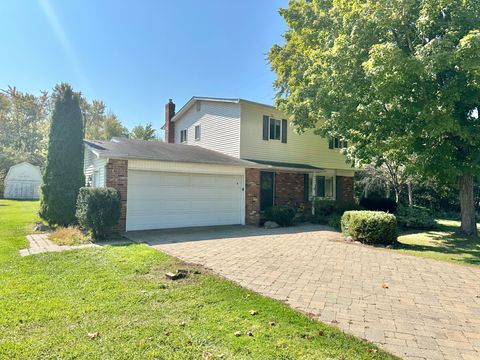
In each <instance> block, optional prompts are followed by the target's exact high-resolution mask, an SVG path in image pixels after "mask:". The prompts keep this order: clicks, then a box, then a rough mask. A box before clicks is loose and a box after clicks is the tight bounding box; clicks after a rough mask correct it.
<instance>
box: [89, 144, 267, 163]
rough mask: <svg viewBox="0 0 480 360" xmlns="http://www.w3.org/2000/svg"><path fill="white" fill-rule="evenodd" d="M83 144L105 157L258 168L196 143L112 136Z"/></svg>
mask: <svg viewBox="0 0 480 360" xmlns="http://www.w3.org/2000/svg"><path fill="white" fill-rule="evenodd" d="M84 143H85V144H86V145H87V146H89V147H90V149H91V150H92V151H93V153H95V154H96V155H97V156H99V157H104V158H116V159H130V160H155V161H170V162H186V163H202V164H217V165H230V166H245V167H259V165H258V164H255V163H252V162H250V161H245V160H240V159H237V158H234V157H232V156H228V155H225V154H222V153H219V152H217V151H213V150H208V149H205V148H202V147H200V146H193V145H184V144H169V143H164V142H162V141H145V140H133V139H123V138H113V139H112V140H110V141H99V140H84Z"/></svg>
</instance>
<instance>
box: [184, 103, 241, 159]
mask: <svg viewBox="0 0 480 360" xmlns="http://www.w3.org/2000/svg"><path fill="white" fill-rule="evenodd" d="M197 125H200V128H201V135H200V139H198V140H197V139H196V138H195V126H197ZM184 129H186V130H187V140H186V141H185V142H184V144H187V145H198V146H202V147H204V148H206V149H210V150H214V151H218V152H221V153H223V154H226V155H230V156H233V157H236V158H239V157H240V104H235V103H220V102H213V101H201V102H200V105H199V106H192V107H191V108H190V109H189V110H188V111H187V112H186V113H185V114H183V116H181V118H179V119H177V121H175V143H177V144H180V143H181V138H180V131H181V130H184Z"/></svg>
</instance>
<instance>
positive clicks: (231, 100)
mask: <svg viewBox="0 0 480 360" xmlns="http://www.w3.org/2000/svg"><path fill="white" fill-rule="evenodd" d="M197 101H212V102H220V103H231V104H240V103H246V104H253V105H259V106H265V107H268V108H271V109H276V108H275V106H273V105H268V104H262V103H259V102H255V101H250V100H245V99H241V98H217V97H204V96H192V98H191V99H190V100H188V101H187V102H186V104H185V105H183V106H182V107H181V108H180V110H178V112H177V113H176V114H175V116H174V117H173V118H172V119H171V121H176V120H177V119H178V118H180V117H182V115H183V114H184V113H185V112H187V111H188V110H189V109H190V108H191V107H192V106H193V105H195V103H196V102H197Z"/></svg>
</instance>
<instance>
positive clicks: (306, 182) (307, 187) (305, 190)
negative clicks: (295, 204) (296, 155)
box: [303, 174, 310, 202]
mask: <svg viewBox="0 0 480 360" xmlns="http://www.w3.org/2000/svg"><path fill="white" fill-rule="evenodd" d="M309 194H310V180H309V178H308V174H304V175H303V200H304V201H305V202H308V200H309Z"/></svg>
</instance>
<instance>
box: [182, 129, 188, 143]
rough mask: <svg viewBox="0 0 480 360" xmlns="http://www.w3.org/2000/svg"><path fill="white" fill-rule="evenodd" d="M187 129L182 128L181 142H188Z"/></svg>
mask: <svg viewBox="0 0 480 360" xmlns="http://www.w3.org/2000/svg"><path fill="white" fill-rule="evenodd" d="M187 133H188V131H187V129H183V130H180V143H182V144H183V143H186V142H187ZM183 134H185V136H183Z"/></svg>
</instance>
